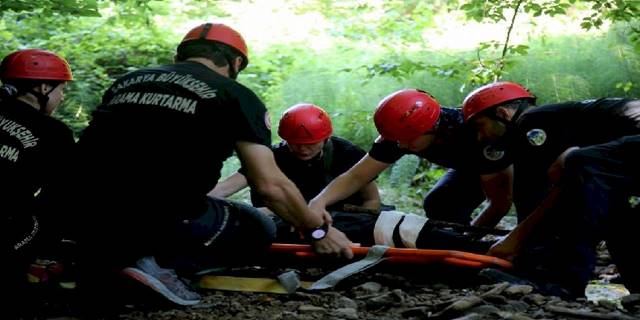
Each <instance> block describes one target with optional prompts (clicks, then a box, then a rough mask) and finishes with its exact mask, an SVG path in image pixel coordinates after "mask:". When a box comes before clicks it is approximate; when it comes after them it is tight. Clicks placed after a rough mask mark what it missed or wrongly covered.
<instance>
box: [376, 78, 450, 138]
mask: <svg viewBox="0 0 640 320" xmlns="http://www.w3.org/2000/svg"><path fill="white" fill-rule="evenodd" d="M439 116H440V104H439V103H438V101H436V100H435V99H434V98H433V97H431V96H430V95H429V94H428V93H426V92H424V91H421V90H416V89H403V90H400V91H396V92H394V93H392V94H390V95H388V96H387V97H386V98H384V99H382V101H380V103H379V104H378V108H377V109H376V112H375V114H374V115H373V120H374V122H375V124H376V128H377V129H378V132H379V133H380V135H381V136H382V137H383V138H384V139H387V140H392V141H410V140H413V139H415V138H417V137H419V136H420V135H422V134H424V133H425V132H427V131H429V130H431V128H433V126H434V125H435V124H436V122H437V121H438V117H439Z"/></svg>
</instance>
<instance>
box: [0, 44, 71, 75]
mask: <svg viewBox="0 0 640 320" xmlns="http://www.w3.org/2000/svg"><path fill="white" fill-rule="evenodd" d="M0 79H39V80H60V81H71V80H73V77H72V75H71V68H69V64H68V63H67V61H65V60H64V59H63V58H61V57H59V56H58V55H56V54H55V53H53V52H49V51H46V50H40V49H27V50H18V51H15V52H13V53H11V54H9V55H8V56H6V57H5V58H4V59H3V60H2V63H1V64H0Z"/></svg>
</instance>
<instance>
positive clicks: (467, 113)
mask: <svg viewBox="0 0 640 320" xmlns="http://www.w3.org/2000/svg"><path fill="white" fill-rule="evenodd" d="M524 98H528V99H533V100H535V98H536V97H535V96H534V95H532V94H531V92H529V91H528V90H527V89H525V88H524V87H523V86H521V85H519V84H517V83H514V82H506V81H505V82H495V83H490V84H487V85H484V86H482V87H480V88H478V89H475V90H473V92H471V93H469V95H467V97H466V98H464V102H462V115H463V116H464V121H469V119H471V118H473V116H475V115H476V114H478V112H481V111H483V110H486V109H489V108H491V107H495V106H497V105H501V104H503V103H505V102H509V101H512V100H516V99H524Z"/></svg>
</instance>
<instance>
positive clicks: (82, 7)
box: [0, 0, 100, 17]
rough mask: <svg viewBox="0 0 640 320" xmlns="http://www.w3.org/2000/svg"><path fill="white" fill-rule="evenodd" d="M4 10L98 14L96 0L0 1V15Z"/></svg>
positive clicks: (76, 14)
mask: <svg viewBox="0 0 640 320" xmlns="http://www.w3.org/2000/svg"><path fill="white" fill-rule="evenodd" d="M5 11H11V12H38V13H40V14H42V15H43V16H50V15H53V14H54V13H55V14H61V15H74V16H90V17H96V16H100V13H99V12H98V1H97V0H39V1H32V0H11V1H2V2H0V15H2V13H4V12H5Z"/></svg>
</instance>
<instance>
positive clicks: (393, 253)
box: [269, 243, 513, 269]
mask: <svg viewBox="0 0 640 320" xmlns="http://www.w3.org/2000/svg"><path fill="white" fill-rule="evenodd" d="M351 250H352V251H353V254H354V256H366V255H367V252H369V247H352V248H351ZM269 251H270V252H271V253H276V254H289V255H293V256H296V257H298V258H303V259H315V258H318V257H319V256H318V254H316V253H315V252H314V251H313V248H311V246H310V245H306V244H288V243H274V244H272V245H271V248H270V250H269ZM383 257H384V262H387V263H393V264H431V263H444V264H449V265H455V266H461V267H470V268H479V269H481V268H489V267H493V268H496V267H497V268H501V269H510V268H512V267H513V264H512V263H511V262H510V261H507V260H504V259H500V258H496V257H492V256H487V255H481V254H476V253H470V252H464V251H456V250H436V249H409V248H388V249H387V251H385V253H384V256H383Z"/></svg>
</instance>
